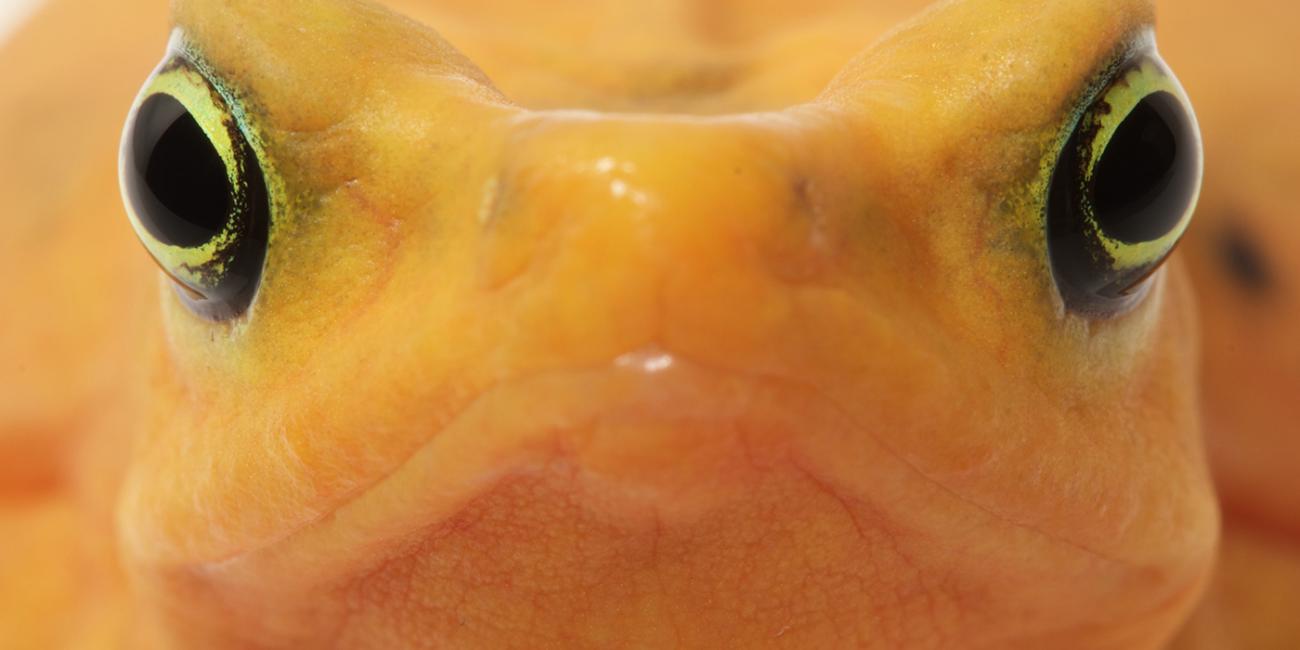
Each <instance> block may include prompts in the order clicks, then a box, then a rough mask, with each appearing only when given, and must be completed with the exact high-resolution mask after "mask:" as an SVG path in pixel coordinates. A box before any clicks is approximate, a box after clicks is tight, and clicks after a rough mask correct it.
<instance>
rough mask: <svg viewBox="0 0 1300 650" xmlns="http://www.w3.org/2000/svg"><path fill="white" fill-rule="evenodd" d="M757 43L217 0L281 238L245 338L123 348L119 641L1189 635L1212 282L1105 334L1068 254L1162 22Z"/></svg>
mask: <svg viewBox="0 0 1300 650" xmlns="http://www.w3.org/2000/svg"><path fill="white" fill-rule="evenodd" d="M616 4H617V3H616ZM646 4H654V3H646ZM706 4H709V5H710V6H713V5H716V6H717V7H718V8H717V9H712V10H710V9H703V8H702V7H703V6H704V5H706ZM750 4H751V3H749V2H733V3H699V2H681V3H658V7H659V8H658V9H653V8H652V9H645V10H644V11H645V12H646V15H645V16H644V20H639V21H635V22H634V23H633V22H628V21H625V24H622V26H621V28H618V29H616V30H615V31H609V30H603V31H602V30H601V29H591V31H590V33H584V32H583V31H582V29H583V28H580V27H577V26H575V25H580V24H581V23H579V22H576V21H571V22H566V21H564V20H562V18H563V17H564V16H566V15H571V14H570V13H566V12H574V11H576V10H575V9H574V7H576V6H577V5H578V3H567V2H566V3H557V5H556V7H548V8H537V7H532V6H531V5H530V6H529V8H520V11H521V14H520V15H519V16H518V17H517V18H514V19H510V22H503V21H506V18H505V17H504V16H505V15H506V14H505V13H501V12H497V13H492V12H491V10H490V7H485V6H483V5H480V4H476V3H472V2H464V3H455V2H448V3H445V4H440V5H439V7H437V8H426V9H425V10H424V12H427V13H424V12H418V11H413V13H414V14H416V15H418V17H420V18H422V19H426V20H428V21H429V22H430V24H435V25H438V26H440V27H441V26H443V25H444V24H445V25H447V27H446V28H445V33H446V35H447V37H448V39H449V40H450V42H455V43H457V45H458V46H459V47H460V48H461V49H462V50H463V51H465V52H468V53H470V57H469V58H466V57H465V56H463V55H461V54H460V53H458V52H457V51H456V50H454V49H452V47H451V46H450V45H449V44H448V41H445V40H443V38H442V37H440V36H438V35H437V34H435V33H433V32H431V31H429V30H427V29H425V28H423V27H420V26H419V25H417V24H415V23H413V22H411V21H408V20H405V19H402V18H399V17H397V16H395V15H394V14H391V13H389V12H388V11H386V10H384V9H381V8H378V7H374V6H371V5H367V4H356V3H350V2H341V1H338V0H293V1H288V2H280V3H262V2H252V1H251V0H249V1H243V0H237V1H234V2H204V1H199V0H184V1H182V2H179V3H178V4H177V5H176V7H175V20H176V23H177V25H178V26H179V28H180V29H181V30H182V34H183V37H184V39H186V42H187V43H189V44H190V47H192V48H193V51H194V52H196V53H198V54H199V55H201V57H202V62H203V64H204V65H205V66H207V68H206V69H208V70H210V71H211V73H212V74H213V75H214V76H216V77H218V78H219V79H220V82H221V84H222V85H223V87H224V88H226V89H227V90H228V91H229V99H230V100H231V101H232V102H233V103H235V104H237V106H236V109H237V110H240V111H242V112H243V115H244V123H245V125H246V128H247V129H248V131H249V133H250V134H252V135H253V136H254V139H255V140H256V142H257V143H258V144H257V147H258V153H259V155H260V157H261V162H262V165H263V169H264V170H266V173H267V175H268V185H269V186H274V187H276V188H279V189H276V190H273V191H272V194H273V195H274V197H275V198H274V199H273V206H272V219H273V224H274V225H273V237H272V241H271V244H270V247H269V250H268V254H267V260H266V265H265V273H264V276H263V278H262V284H261V288H260V290H259V294H258V296H257V299H256V301H255V302H254V304H253V305H252V307H251V309H250V310H249V311H248V312H247V313H246V314H245V315H244V316H242V317H240V318H239V319H237V320H234V321H231V322H226V323H213V322H210V321H207V320H204V319H202V318H198V317H196V316H195V315H194V314H193V313H192V312H191V311H190V310H189V309H188V308H187V307H186V305H185V304H184V303H183V302H182V301H181V300H179V299H177V298H176V297H175V296H174V295H172V294H171V292H170V291H169V290H164V291H161V292H159V293H158V295H150V296H148V297H147V298H148V299H147V300H145V299H139V300H138V301H137V302H134V303H130V304H129V305H127V306H126V307H129V308H130V309H131V310H132V311H131V313H132V314H133V316H132V318H135V319H137V320H136V321H134V322H135V324H136V326H134V327H132V328H131V329H130V330H129V331H123V332H120V333H115V332H108V333H106V336H109V335H115V336H116V338H115V339H114V341H116V342H118V343H119V344H129V349H131V350H132V351H134V353H133V354H132V355H131V356H129V357H126V358H125V359H122V360H121V362H122V363H131V364H132V366H133V367H136V366H139V365H141V364H140V363H139V362H140V360H141V359H144V360H146V361H147V362H148V363H147V367H148V369H149V371H148V377H141V378H137V379H138V380H139V384H133V385H142V386H144V388H143V389H142V390H141V394H139V395H135V394H131V395H128V396H127V397H121V398H120V399H115V400H111V404H112V407H111V409H110V410H112V411H113V413H115V414H116V415H115V417H116V418H117V419H116V420H114V425H115V426H113V427H106V429H105V430H106V431H107V432H108V433H104V434H101V436H100V437H97V438H96V439H97V440H98V439H103V438H105V437H106V438H107V439H109V440H111V441H113V442H117V443H120V444H118V445H107V444H106V446H107V447H110V448H114V449H119V450H121V451H119V452H118V454H119V455H118V456H113V457H112V458H118V459H120V464H117V465H111V464H110V465H111V466H110V467H106V468H98V467H95V468H92V469H93V470H94V471H91V470H87V475H89V476H96V477H99V476H105V477H108V478H104V479H102V480H101V481H100V482H98V483H95V482H93V481H92V483H94V486H95V487H96V488H97V489H96V490H90V489H89V488H87V489H86V493H96V494H104V493H111V494H112V495H113V499H112V501H113V503H111V504H105V503H98V504H96V505H98V509H94V512H97V513H100V516H101V517H102V518H101V519H96V520H95V522H94V523H95V525H98V526H101V527H102V528H101V529H100V530H111V531H112V532H111V537H112V538H113V539H116V540H117V541H118V543H119V545H120V547H119V548H118V549H116V550H117V557H118V558H120V568H121V569H122V571H123V572H124V573H125V574H126V575H128V576H129V578H130V579H129V581H128V583H129V585H130V587H129V588H127V587H121V589H122V591H121V592H120V594H118V600H116V601H113V602H114V603H116V606H117V607H119V608H120V609H121V610H123V611H122V612H121V613H119V614H118V615H117V616H116V618H115V617H114V615H113V614H112V613H108V614H102V616H100V617H99V618H96V620H101V621H102V620H108V621H110V623H105V624H104V627H105V629H109V630H114V631H117V632H119V633H120V634H121V635H122V638H126V639H129V640H130V643H129V644H130V645H132V646H133V647H200V648H201V647H285V646H289V647H294V646H297V647H320V646H322V645H329V644H336V645H340V646H344V647H357V648H366V647H374V648H391V647H400V646H403V645H409V646H419V645H422V644H423V645H434V646H440V645H445V646H447V647H539V646H556V647H609V646H611V645H620V644H623V645H632V646H639V647H673V646H692V647H718V646H721V645H735V646H742V647H761V646H789V647H842V646H860V647H881V648H886V647H898V646H906V647H950V646H952V645H954V644H956V643H960V644H962V645H965V646H969V647H1062V648H1066V647H1079V648H1107V647H1110V648H1128V647H1133V648H1145V647H1154V646H1157V645H1159V644H1160V643H1162V642H1164V641H1165V640H1167V639H1168V638H1169V637H1170V636H1171V635H1172V634H1173V633H1174V631H1175V629H1176V628H1177V626H1178V625H1179V624H1180V622H1181V621H1182V620H1183V618H1184V617H1185V616H1186V614H1187V612H1188V611H1189V610H1190V608H1191V607H1192V605H1193V604H1194V602H1195V600H1196V598H1197V596H1198V595H1199V592H1200V590H1201V588H1202V586H1203V584H1204V580H1205V577H1206V575H1207V572H1208V568H1209V563H1210V561H1211V557H1212V554H1213V549H1214V545H1215V541H1216V531H1217V524H1218V521H1217V510H1216V507H1215V503H1214V500H1213V498H1212V494H1211V490H1210V486H1209V480H1208V476H1207V472H1206V469H1205V461H1204V458H1203V456H1202V453H1201V451H1200V448H1199V445H1198V435H1199V426H1198V421H1197V416H1196V406H1197V405H1196V383H1195V382H1196V379H1195V367H1196V358H1195V357H1196V355H1195V349H1196V342H1195V331H1194V330H1195V327H1194V324H1193V316H1192V314H1191V310H1192V305H1191V300H1190V297H1189V287H1188V283H1187V280H1186V277H1185V275H1184V274H1183V272H1182V271H1181V269H1180V267H1179V266H1178V264H1177V263H1176V262H1175V263H1173V264H1172V265H1171V266H1170V268H1169V270H1168V272H1162V273H1160V274H1159V275H1157V276H1156V277H1155V278H1153V280H1152V285H1151V287H1152V288H1151V291H1150V292H1149V293H1148V295H1147V296H1146V297H1145V298H1144V299H1143V300H1142V301H1141V302H1140V303H1139V304H1137V305H1135V306H1134V308H1133V309H1131V310H1129V311H1127V312H1126V313H1124V314H1123V315H1122V316H1120V317H1117V318H1114V319H1110V320H1104V321H1093V320H1088V319H1085V318H1082V317H1079V316H1076V315H1073V314H1071V313H1069V312H1068V311H1066V310H1065V309H1064V306H1063V305H1062V303H1061V300H1060V298H1059V296H1058V295H1057V292H1056V289H1055V286H1054V284H1053V282H1052V278H1051V272H1050V262H1049V260H1048V257H1047V250H1046V248H1047V247H1046V243H1045V238H1044V234H1043V227H1044V224H1043V216H1042V206H1043V202H1044V200H1045V199H1044V196H1043V192H1044V191H1045V187H1046V185H1047V178H1048V172H1049V171H1050V169H1051V165H1052V161H1054V160H1055V159H1056V157H1057V154H1058V153H1059V151H1058V147H1059V143H1060V142H1061V140H1062V138H1063V136H1062V131H1063V130H1064V129H1067V128H1068V127H1069V126H1070V125H1071V119H1072V116H1074V115H1077V114H1078V112H1079V110H1080V107H1079V103H1080V102H1082V101H1084V100H1085V94H1086V90H1087V89H1088V88H1089V87H1091V86H1092V85H1093V84H1095V83H1096V76H1097V75H1098V74H1099V73H1100V72H1101V71H1102V70H1103V69H1104V67H1105V66H1106V64H1107V63H1108V61H1107V58H1108V57H1109V56H1110V55H1111V54H1112V53H1113V52H1114V51H1116V50H1117V49H1118V48H1120V47H1121V46H1122V45H1123V44H1125V43H1129V42H1132V41H1133V40H1134V39H1139V38H1141V37H1142V35H1143V34H1144V33H1145V32H1146V31H1147V30H1148V29H1149V28H1150V25H1151V22H1152V19H1153V15H1152V14H1153V12H1152V8H1151V7H1150V6H1149V4H1147V3H1145V2H1137V1H1127V0H1125V1H1123V2H1108V3H1097V2H1086V1H1083V0H1061V1H1058V2H1052V3H1041V2H1029V1H1027V0H965V1H962V2H948V3H944V4H941V5H939V6H937V7H935V8H933V9H931V10H929V11H927V12H925V13H923V14H921V15H919V16H918V17H916V18H915V19H912V20H910V21H908V22H905V23H903V24H901V26H899V27H897V28H895V29H894V30H893V31H892V32H890V33H889V34H888V35H886V36H885V37H883V38H882V39H881V40H879V41H877V42H876V44H875V45H872V46H870V47H868V48H867V49H866V50H863V51H861V52H860V53H858V54H856V55H855V54H854V53H855V52H858V51H859V50H862V48H863V47H865V46H866V45H867V44H868V43H869V42H870V41H871V40H872V38H873V37H874V36H877V35H880V34H882V33H883V31H884V29H886V28H887V27H891V26H893V25H894V23H895V18H897V15H895V14H893V13H891V11H895V10H891V9H881V11H880V13H878V14H876V15H875V17H874V18H873V17H871V16H868V15H867V14H866V12H865V11H864V10H862V9H853V8H849V7H847V5H848V4H850V3H847V2H846V3H842V4H843V5H845V6H841V3H835V2H826V3H824V4H825V5H826V6H824V7H819V8H818V9H819V11H818V12H817V14H816V15H817V16H819V18H816V19H806V20H798V21H794V20H790V19H788V15H789V14H782V13H781V10H780V9H779V8H777V7H776V6H775V5H774V4H773V6H771V7H769V6H768V4H767V3H765V2H759V0H753V2H752V4H753V7H750V6H749V5H750ZM629 6H631V3H629ZM638 6H639V5H638ZM407 8H409V7H407ZM751 9H752V11H751ZM759 9H761V10H759ZM548 11H549V12H553V13H554V16H548V15H547V14H548ZM709 11H718V12H721V13H720V16H719V15H711V14H710V13H709ZM897 11H899V12H901V10H897ZM457 16H459V19H458V20H457V19H456V17H457ZM733 18H734V20H733ZM593 20H594V21H595V24H596V25H600V26H602V27H603V26H604V25H605V24H606V23H605V22H602V21H603V20H604V19H602V18H601V17H600V16H596V17H595V18H593ZM514 21H517V22H514ZM747 21H753V23H752V24H751V23H749V22H747ZM784 23H790V24H789V25H788V26H789V30H788V31H787V30H781V29H778V27H780V26H782V25H783V24H784ZM610 24H611V25H618V23H615V22H611V23H610ZM561 25H570V27H568V28H567V29H569V30H573V31H572V32H570V31H564V28H562V27H561ZM473 26H482V29H481V30H480V31H481V36H479V37H478V38H475V37H474V36H473V34H474V33H475V30H474V29H471V27H473ZM147 33H148V32H146V34H147ZM154 33H156V34H159V38H161V34H163V33H165V30H160V31H157V32H154ZM457 34H459V37H457ZM637 34H650V35H651V36H650V37H645V36H642V37H637ZM516 36H520V38H515V37H516ZM139 38H145V37H139ZM556 43H559V44H561V45H562V47H558V48H557V47H556V45H555V44H556ZM818 43H825V44H826V46H825V48H820V47H817V44H818ZM606 45H609V46H610V47H609V50H608V51H609V52H610V54H609V56H608V57H607V58H603V59H599V60H596V61H593V60H592V57H591V56H590V52H592V51H605V50H604V49H603V48H604V46H606ZM521 51H525V52H527V53H528V54H529V56H521V55H520V52H521ZM151 54H153V55H156V54H157V52H153V53H151ZM850 58H851V60H850ZM470 59H473V60H475V61H478V62H480V64H482V65H483V66H484V68H485V69H486V73H485V72H483V71H480V70H479V69H478V68H476V67H475V66H474V65H473V64H471V63H470V62H469V61H470ZM528 61H534V62H536V63H533V64H527V63H523V62H528ZM133 62H134V61H133ZM644 62H657V63H655V65H649V64H645V63H644ZM664 62H667V63H664ZM846 62H847V63H846ZM134 63H138V64H139V65H138V67H137V68H136V77H137V78H136V79H134V81H133V83H135V84H138V81H139V79H138V76H139V75H142V74H143V73H144V72H145V71H147V70H148V65H149V62H147V61H146V62H143V63H141V62H134ZM778 63H779V64H778ZM656 66H658V67H656ZM627 70H633V71H635V72H637V73H636V74H629V73H628V72H627ZM656 70H657V71H658V73H655V74H651V73H645V74H642V73H641V72H643V71H656ZM546 72H549V73H550V74H543V73H546ZM489 79H492V80H494V81H495V83H494V82H493V81H489ZM129 103H130V96H129V93H128V94H127V96H126V97H124V98H122V103H121V104H120V105H121V106H123V107H125V106H127V105H128V104H129ZM118 126H119V127H120V124H119V125H118ZM33 148H35V147H33ZM110 150H111V145H110ZM8 182H11V181H9V180H8V179H4V178H0V183H8ZM116 212H117V211H116V210H115V211H114V214H113V215H112V218H114V219H116V222H115V223H117V225H118V227H119V228H122V229H123V230H125V229H126V228H125V226H123V225H122V223H121V219H122V217H121V216H120V215H118V214H116ZM115 242H116V243H115V244H114V246H119V245H120V251H121V252H120V253H117V252H114V253H112V254H111V255H112V256H113V257H111V260H112V261H116V260H130V264H134V265H135V266H132V267H131V272H130V273H129V274H127V276H128V277H126V278H124V279H120V280H119V281H120V282H121V283H122V284H124V285H131V284H135V285H137V286H138V285H139V284H147V283H148V278H149V276H150V271H149V270H147V262H146V261H145V260H144V258H145V255H144V254H143V253H142V252H141V251H140V250H139V246H138V244H135V243H134V242H127V243H125V244H124V243H122V241H121V240H115ZM0 245H4V244H0ZM112 250H113V251H118V250H119V248H113V249H112ZM5 252H9V251H5ZM104 254H105V255H110V254H109V253H104ZM3 258H4V256H2V255H0V259H3ZM24 259H29V260H30V259H31V257H30V255H28V256H24ZM65 259H67V258H65ZM106 265H108V264H106ZM163 282H164V287H165V283H166V281H163ZM159 296H160V297H161V298H160V297H159ZM33 301H34V299H33ZM158 304H161V308H159V307H158V306H157V305H158ZM117 308H118V309H121V308H125V307H123V306H122V305H120V304H119V305H118V306H117ZM105 313H107V314H109V315H110V316H112V315H113V314H114V313H115V312H114V311H113V310H107V309H106V310H105ZM106 320H111V318H106ZM32 329H36V328H35V326H32ZM102 354H109V353H107V352H104V353H102ZM50 383H52V382H45V383H41V382H35V383H30V385H32V386H36V388H23V389H20V390H23V391H30V392H31V393H33V394H43V393H42V392H41V391H42V390H47V389H48V388H47V387H48V385H49V384H50ZM128 392H129V391H128ZM91 394H92V395H97V394H96V393H93V392H92V393H91ZM20 396H21V394H20ZM6 399H8V397H6ZM85 403H90V404H97V403H98V402H96V401H95V400H94V398H93V397H87V398H85ZM5 404H6V409H8V408H9V407H8V403H5ZM10 412H12V411H10V410H4V411H0V414H3V415H4V417H5V418H6V419H5V420H0V422H4V423H8V422H9V421H10V419H9V416H8V414H9V413H10ZM8 430H9V429H8V427H7V426H0V431H8ZM128 437H129V441H130V444H129V445H127V444H126V440H127V438H128ZM94 457H96V458H99V457H100V456H99V455H95V456H94ZM105 464H109V463H107V461H105ZM119 468H121V469H119ZM118 471H125V476H124V477H123V478H122V481H121V483H120V485H119V484H118V483H117V481H116V476H117V474H116V473H115V472H118ZM105 486H107V487H105ZM101 500H104V499H102V497H101ZM110 510H111V511H112V512H113V513H114V514H113V516H112V517H111V518H110V517H107V516H103V513H104V512H108V511H110ZM111 621H118V622H120V623H119V624H118V625H113V624H112V623H111ZM106 634H108V633H106Z"/></svg>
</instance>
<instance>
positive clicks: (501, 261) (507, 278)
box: [476, 118, 870, 367]
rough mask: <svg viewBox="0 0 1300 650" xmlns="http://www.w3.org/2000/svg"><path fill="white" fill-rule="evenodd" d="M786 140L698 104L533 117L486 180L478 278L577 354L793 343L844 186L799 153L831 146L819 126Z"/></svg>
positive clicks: (751, 354)
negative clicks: (709, 115) (697, 112)
mask: <svg viewBox="0 0 1300 650" xmlns="http://www.w3.org/2000/svg"><path fill="white" fill-rule="evenodd" d="M790 141H791V139H790V138H785V139H781V138H776V137H773V134H771V133H769V132H767V131H765V130H762V129H758V128H754V127H752V126H749V125H746V124H743V123H737V124H726V125H719V124H718V123H717V122H716V121H704V120H697V121H686V120H682V121H649V120H648V119H647V120H638V119H634V118H629V119H627V120H623V121H615V122H610V121H608V120H603V121H599V122H597V121H582V120H576V121H575V120H569V121H562V122H559V123H540V124H532V125H530V126H529V127H528V128H526V129H523V133H522V134H521V135H519V136H517V138H516V141H514V142H511V143H510V146H509V147H508V149H509V151H510V152H511V153H510V156H509V158H508V160H506V161H505V162H503V163H502V166H501V171H500V172H499V173H498V174H496V175H495V176H494V177H493V178H491V179H490V180H488V181H487V182H486V184H485V185H484V188H483V191H482V199H481V201H480V202H479V203H480V205H481V208H480V211H479V214H478V215H477V216H478V219H479V223H480V225H481V233H482V237H483V240H482V253H481V256H480V258H479V260H478V264H479V268H478V269H476V273H477V279H478V282H479V286H480V288H481V290H483V291H485V292H489V293H496V294H501V295H509V296H511V300H513V301H514V303H513V307H512V311H513V312H514V313H513V314H512V315H511V318H514V319H516V321H517V322H520V323H528V326H527V327H526V328H525V329H527V330H529V331H532V332H536V331H537V330H539V329H540V330H545V331H550V332H552V334H553V335H552V336H551V337H549V338H550V345H551V346H552V348H551V351H552V352H554V351H555V345H556V342H561V344H562V346H563V345H569V344H572V345H574V346H576V347H577V348H581V351H580V352H576V351H575V354H576V355H577V356H578V357H580V358H582V359H590V360H595V359H604V360H612V359H616V358H618V357H619V356H620V355H623V354H626V353H628V352H630V351H635V350H641V349H649V348H659V349H663V350H665V351H666V352H668V353H670V354H673V355H686V356H688V357H692V358H697V359H703V360H706V361H711V362H716V363H722V364H725V365H727V366H729V367H732V366H735V365H736V364H742V365H746V364H751V363H755V362H756V361H755V360H761V359H763V358H765V357H770V356H771V354H772V353H773V352H774V351H776V350H785V351H786V352H788V353H789V354H790V355H792V356H800V352H799V350H798V349H797V348H798V347H799V345H800V343H799V341H801V340H804V338H805V337H806V334H807V332H808V326H807V324H808V323H809V321H812V322H816V323H826V322H827V320H826V319H822V318H814V317H813V316H815V314H814V313H813V312H816V311H819V310H821V309H824V308H826V306H827V305H826V302H825V299H826V298H828V297H829V296H830V294H828V293H827V291H826V288H827V287H829V286H833V285H836V284H838V283H839V279H838V278H839V276H841V275H842V268H843V265H844V262H845V260H846V259H847V258H848V256H849V254H850V253H851V251H850V250H849V247H848V246H847V245H846V243H847V240H846V238H845V234H844V233H845V222H846V219H845V214H846V212H847V210H846V209H845V208H844V201H843V200H842V199H840V198H839V197H842V196H844V195H846V194H848V193H849V189H848V188H845V187H844V186H843V180H842V179H841V178H831V179H827V178H826V177H824V176H823V175H822V174H820V168H817V167H813V166H810V165H808V164H805V163H804V161H803V159H804V158H805V157H806V158H809V159H818V160H823V159H825V158H826V156H824V155H814V154H807V153H806V152H805V151H802V150H800V149H799V147H804V148H811V147H815V146H816V144H815V142H816V140H815V139H814V138H809V139H806V140H805V139H798V141H799V142H800V143H801V144H799V145H790V144H788V143H789V142H790ZM806 141H812V142H813V143H812V144H803V143H805V142H806ZM782 143H785V144H782ZM846 291H847V290H840V291H837V292H832V293H836V294H838V298H837V300H842V299H844V297H845V295H846V293H845V292H846ZM836 309H839V307H836ZM834 320H836V319H831V321H832V322H834ZM869 331H870V328H865V329H860V330H859V336H862V335H863V333H865V332H869ZM759 363H766V362H759Z"/></svg>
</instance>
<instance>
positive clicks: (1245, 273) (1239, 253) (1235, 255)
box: [1217, 224, 1274, 297]
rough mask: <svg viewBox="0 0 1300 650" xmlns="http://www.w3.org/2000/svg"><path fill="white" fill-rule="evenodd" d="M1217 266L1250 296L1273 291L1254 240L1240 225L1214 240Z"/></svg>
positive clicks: (1264, 262) (1223, 232) (1267, 267)
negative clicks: (1221, 267) (1215, 241)
mask: <svg viewBox="0 0 1300 650" xmlns="http://www.w3.org/2000/svg"><path fill="white" fill-rule="evenodd" d="M1217 249H1218V250H1217V253H1218V258H1219V263H1220V264H1222V266H1223V270H1224V271H1226V272H1227V274H1228V277H1229V278H1231V279H1232V281H1233V283H1234V284H1236V285H1237V287H1238V288H1240V289H1242V290H1243V291H1245V292H1246V293H1248V294H1251V295H1253V296H1257V297H1258V296H1263V295H1264V294H1266V293H1269V292H1270V291H1271V290H1272V289H1273V285H1274V279H1273V272H1272V271H1271V270H1270V269H1269V266H1268V260H1267V259H1265V257H1264V254H1263V253H1262V252H1261V251H1260V250H1259V247H1258V246H1257V245H1256V244H1255V241H1254V239H1253V238H1252V237H1251V236H1250V234H1249V233H1248V232H1246V231H1245V229H1243V228H1242V227H1241V226H1240V225H1235V224H1234V225H1229V226H1227V227H1226V228H1224V229H1223V230H1222V231H1221V232H1220V233H1219V236H1218V238H1217Z"/></svg>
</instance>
